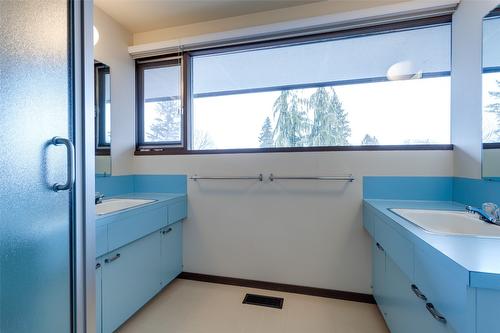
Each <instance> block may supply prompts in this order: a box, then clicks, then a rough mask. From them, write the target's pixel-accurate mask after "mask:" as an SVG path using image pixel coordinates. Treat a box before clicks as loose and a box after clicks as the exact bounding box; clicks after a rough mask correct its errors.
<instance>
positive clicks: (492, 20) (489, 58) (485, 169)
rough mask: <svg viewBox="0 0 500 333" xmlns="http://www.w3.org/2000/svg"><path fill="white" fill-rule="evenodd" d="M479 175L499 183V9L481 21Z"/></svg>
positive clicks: (499, 7)
mask: <svg viewBox="0 0 500 333" xmlns="http://www.w3.org/2000/svg"><path fill="white" fill-rule="evenodd" d="M482 173H483V178H484V179H489V180H500V6H498V7H497V8H496V9H494V10H492V11H491V12H490V13H489V14H488V15H486V17H485V18H484V20H483V163H482Z"/></svg>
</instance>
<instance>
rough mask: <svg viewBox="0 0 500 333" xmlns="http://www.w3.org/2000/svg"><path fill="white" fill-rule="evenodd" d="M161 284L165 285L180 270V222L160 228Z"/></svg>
mask: <svg viewBox="0 0 500 333" xmlns="http://www.w3.org/2000/svg"><path fill="white" fill-rule="evenodd" d="M161 236H162V237H161V266H162V285H163V286H166V285H167V284H169V283H170V282H171V281H172V280H173V279H175V278H176V277H177V275H179V274H180V273H181V272H182V222H177V223H174V224H172V225H169V226H168V227H166V228H164V229H163V230H162V235H161Z"/></svg>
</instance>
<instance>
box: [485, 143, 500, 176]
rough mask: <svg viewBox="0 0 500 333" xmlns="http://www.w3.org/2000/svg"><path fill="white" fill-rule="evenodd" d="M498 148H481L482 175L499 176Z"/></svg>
mask: <svg viewBox="0 0 500 333" xmlns="http://www.w3.org/2000/svg"><path fill="white" fill-rule="evenodd" d="M499 170H500V149H484V150H483V177H500V171H499Z"/></svg>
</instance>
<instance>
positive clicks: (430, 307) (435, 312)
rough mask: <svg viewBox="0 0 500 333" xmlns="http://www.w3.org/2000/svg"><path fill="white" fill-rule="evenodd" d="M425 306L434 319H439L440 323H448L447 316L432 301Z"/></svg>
mask: <svg viewBox="0 0 500 333" xmlns="http://www.w3.org/2000/svg"><path fill="white" fill-rule="evenodd" d="M425 307H426V308H427V311H429V312H430V314H431V315H432V316H433V317H434V319H436V320H437V321H439V322H440V323H443V324H446V318H445V317H443V316H442V315H441V314H440V313H439V312H438V310H436V308H435V307H434V305H433V304H432V303H426V304H425Z"/></svg>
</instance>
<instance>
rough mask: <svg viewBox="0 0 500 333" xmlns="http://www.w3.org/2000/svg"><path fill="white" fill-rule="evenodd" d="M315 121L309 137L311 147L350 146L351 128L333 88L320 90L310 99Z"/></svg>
mask: <svg viewBox="0 0 500 333" xmlns="http://www.w3.org/2000/svg"><path fill="white" fill-rule="evenodd" d="M309 106H310V107H311V109H312V111H313V112H314V121H313V125H312V129H311V133H310V135H309V140H308V141H309V145H310V146H345V145H348V144H349V141H348V140H349V136H350V135H351V128H350V127H349V121H348V120H347V113H346V112H345V111H344V109H343V108H342V103H341V102H340V100H339V98H338V96H337V93H336V92H335V89H333V87H328V88H324V87H321V88H318V89H317V90H316V92H314V93H313V94H312V95H311V97H310V98H309Z"/></svg>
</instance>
